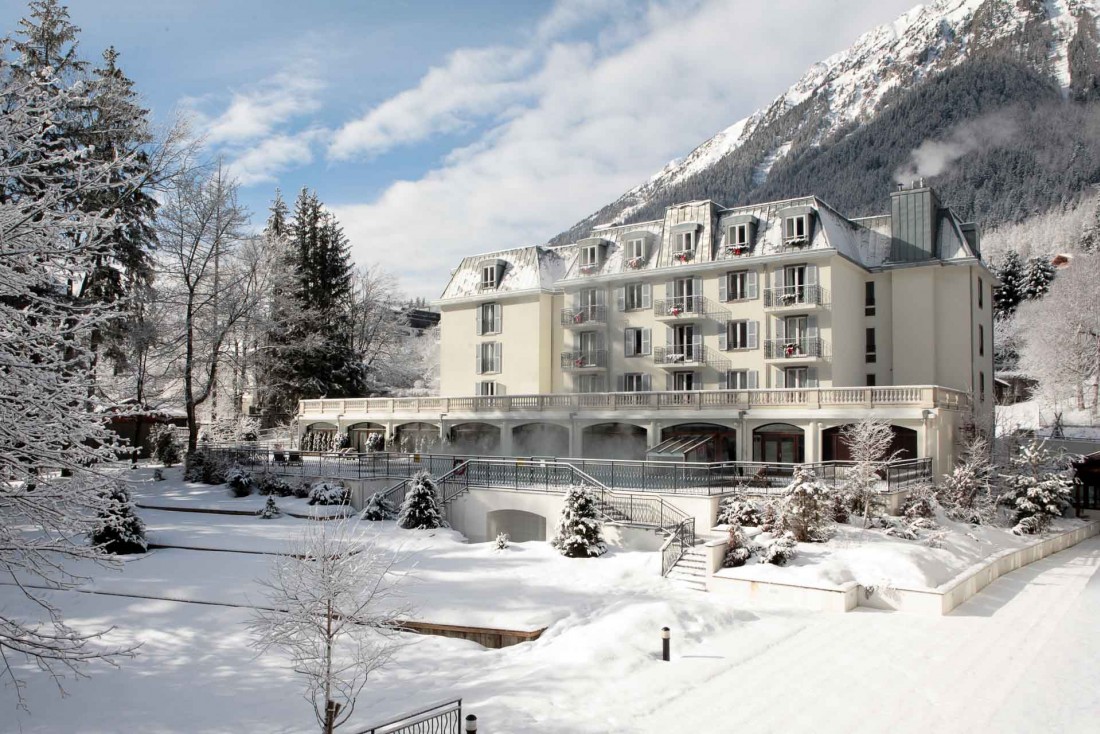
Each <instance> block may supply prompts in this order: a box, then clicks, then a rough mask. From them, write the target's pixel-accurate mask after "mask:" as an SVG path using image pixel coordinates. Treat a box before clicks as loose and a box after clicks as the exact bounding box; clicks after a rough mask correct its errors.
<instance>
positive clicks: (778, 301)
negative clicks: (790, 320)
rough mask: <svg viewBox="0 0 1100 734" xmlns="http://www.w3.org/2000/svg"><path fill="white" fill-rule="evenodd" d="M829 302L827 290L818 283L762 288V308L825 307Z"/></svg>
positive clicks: (802, 308) (803, 308) (800, 308)
mask: <svg viewBox="0 0 1100 734" xmlns="http://www.w3.org/2000/svg"><path fill="white" fill-rule="evenodd" d="M828 303H829V292H828V291H827V290H825V289H824V288H822V287H821V286H819V285H787V286H783V287H781V288H765V289H764V308H767V309H784V308H791V309H798V310H802V311H805V310H806V309H808V308H825V307H827V306H828Z"/></svg>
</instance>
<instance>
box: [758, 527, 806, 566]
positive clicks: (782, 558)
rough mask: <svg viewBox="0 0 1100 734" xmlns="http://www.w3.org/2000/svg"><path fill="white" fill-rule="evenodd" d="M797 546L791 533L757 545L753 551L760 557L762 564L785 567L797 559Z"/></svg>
mask: <svg viewBox="0 0 1100 734" xmlns="http://www.w3.org/2000/svg"><path fill="white" fill-rule="evenodd" d="M796 545H797V541H796V540H795V539H794V536H793V535H792V534H791V533H783V534H782V535H780V536H778V537H776V538H772V540H771V541H768V542H760V543H757V544H756V545H755V546H753V549H752V550H753V552H754V553H755V554H756V555H757V556H759V557H760V562H761V563H772V564H775V565H776V566H784V565H786V564H787V563H788V562H789V561H790V560H791V559H792V558H794V557H795V553H796V551H795V547H796Z"/></svg>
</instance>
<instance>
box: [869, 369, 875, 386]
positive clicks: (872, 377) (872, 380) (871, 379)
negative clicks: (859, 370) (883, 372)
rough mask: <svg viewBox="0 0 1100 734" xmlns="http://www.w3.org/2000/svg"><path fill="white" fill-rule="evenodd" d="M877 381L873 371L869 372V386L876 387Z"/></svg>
mask: <svg viewBox="0 0 1100 734" xmlns="http://www.w3.org/2000/svg"><path fill="white" fill-rule="evenodd" d="M875 382H876V380H875V375H874V373H871V372H869V373H867V387H874V386H875Z"/></svg>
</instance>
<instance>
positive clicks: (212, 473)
mask: <svg viewBox="0 0 1100 734" xmlns="http://www.w3.org/2000/svg"><path fill="white" fill-rule="evenodd" d="M229 468H230V467H229V466H227V465H226V463H225V461H224V460H222V458H221V457H220V456H219V455H217V454H211V453H210V452H208V451H205V450H203V449H199V450H198V451H192V452H191V453H190V454H188V455H187V458H186V459H185V460H184V467H183V478H184V479H185V480H187V481H188V482H201V483H202V484H225V481H226V472H227V471H228V470H229Z"/></svg>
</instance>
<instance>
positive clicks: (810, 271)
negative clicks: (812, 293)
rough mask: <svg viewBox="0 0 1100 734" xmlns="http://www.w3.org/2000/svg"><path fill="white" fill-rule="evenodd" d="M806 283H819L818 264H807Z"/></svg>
mask: <svg viewBox="0 0 1100 734" xmlns="http://www.w3.org/2000/svg"><path fill="white" fill-rule="evenodd" d="M806 285H817V266H816V265H807V266H806Z"/></svg>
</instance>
